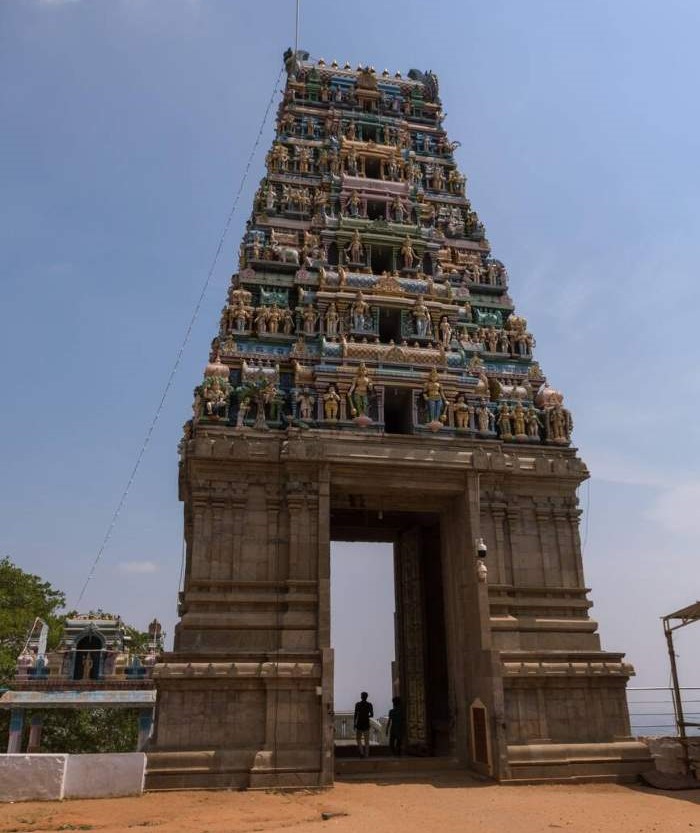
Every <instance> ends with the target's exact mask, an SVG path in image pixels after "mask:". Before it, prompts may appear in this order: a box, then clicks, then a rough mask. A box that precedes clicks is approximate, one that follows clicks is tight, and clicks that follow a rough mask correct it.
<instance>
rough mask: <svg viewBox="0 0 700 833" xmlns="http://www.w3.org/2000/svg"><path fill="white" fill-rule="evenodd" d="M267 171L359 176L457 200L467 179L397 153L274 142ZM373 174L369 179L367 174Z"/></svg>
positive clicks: (454, 170)
mask: <svg viewBox="0 0 700 833" xmlns="http://www.w3.org/2000/svg"><path fill="white" fill-rule="evenodd" d="M369 160H373V161H374V162H375V163H376V166H375V167H374V168H371V169H369V168H368V165H367V162H368V161H369ZM265 164H266V166H267V169H268V171H270V173H273V174H289V173H294V174H299V175H300V176H307V175H309V174H321V175H324V174H330V175H331V176H334V177H339V176H341V175H342V174H347V175H348V176H361V177H368V178H370V179H381V180H385V181H391V182H407V183H408V184H409V185H410V186H411V187H412V188H425V189H427V190H430V191H446V192H447V193H450V194H454V195H456V196H464V193H465V187H466V177H465V176H464V175H463V174H461V173H460V172H459V171H458V170H457V168H455V167H450V166H447V165H443V164H440V163H439V162H422V161H420V160H418V159H416V158H415V157H413V158H412V157H409V158H408V159H404V158H403V157H402V156H401V155H400V153H398V152H397V153H396V154H394V155H392V156H390V157H389V159H384V158H377V157H376V156H375V154H374V152H373V151H372V150H371V149H370V150H369V151H368V152H367V153H364V152H363V151H362V150H360V151H359V152H358V150H357V148H356V147H355V146H354V145H350V146H349V147H348V148H347V149H344V148H343V149H341V148H336V147H330V148H325V147H322V148H321V149H320V150H319V151H318V155H317V154H316V153H315V149H314V148H312V147H307V146H306V145H293V146H290V147H287V145H285V144H283V143H282V142H279V141H278V142H275V143H274V144H273V145H272V148H271V149H270V150H269V151H268V153H267V156H266V157H265ZM368 170H371V171H372V173H376V174H377V175H376V176H372V175H370V174H368V173H367V171H368ZM266 208H267V209H268V210H273V209H274V208H275V205H274V203H273V202H272V201H270V202H267V203H266Z"/></svg>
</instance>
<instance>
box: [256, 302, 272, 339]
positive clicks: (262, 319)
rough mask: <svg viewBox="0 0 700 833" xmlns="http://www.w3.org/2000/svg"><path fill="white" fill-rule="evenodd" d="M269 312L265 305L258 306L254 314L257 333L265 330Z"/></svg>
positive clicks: (260, 333)
mask: <svg viewBox="0 0 700 833" xmlns="http://www.w3.org/2000/svg"><path fill="white" fill-rule="evenodd" d="M269 314H270V311H269V310H268V308H267V307H266V306H262V307H259V308H258V311H257V313H256V314H255V327H256V329H257V331H258V334H259V335H262V334H263V333H266V332H267V319H268V316H269Z"/></svg>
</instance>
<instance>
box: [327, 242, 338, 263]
mask: <svg viewBox="0 0 700 833" xmlns="http://www.w3.org/2000/svg"><path fill="white" fill-rule="evenodd" d="M328 265H329V266H337V265H338V245H337V243H331V245H330V246H329V247H328Z"/></svg>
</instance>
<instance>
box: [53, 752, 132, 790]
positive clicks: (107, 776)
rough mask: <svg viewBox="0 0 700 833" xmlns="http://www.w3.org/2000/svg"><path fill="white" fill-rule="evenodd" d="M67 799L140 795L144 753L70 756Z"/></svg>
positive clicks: (65, 788) (65, 786) (66, 786)
mask: <svg viewBox="0 0 700 833" xmlns="http://www.w3.org/2000/svg"><path fill="white" fill-rule="evenodd" d="M67 757H68V762H67V766H66V775H65V782H64V789H63V797H64V798H102V797H107V796H116V795H140V794H141V793H142V792H143V779H144V775H145V772H146V756H145V755H144V754H143V752H124V753H120V754H104V755H68V756H67Z"/></svg>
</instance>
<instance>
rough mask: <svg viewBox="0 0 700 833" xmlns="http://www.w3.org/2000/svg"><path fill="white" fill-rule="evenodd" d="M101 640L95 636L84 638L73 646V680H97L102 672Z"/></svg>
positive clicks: (102, 645)
mask: <svg viewBox="0 0 700 833" xmlns="http://www.w3.org/2000/svg"><path fill="white" fill-rule="evenodd" d="M103 647H104V644H103V642H102V639H101V638H100V637H99V636H96V635H95V634H91V635H89V636H84V637H83V638H82V639H80V640H78V643H77V645H76V646H75V665H74V667H73V679H74V680H99V679H100V673H101V671H102V649H103Z"/></svg>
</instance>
